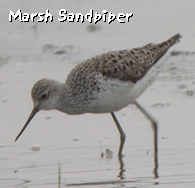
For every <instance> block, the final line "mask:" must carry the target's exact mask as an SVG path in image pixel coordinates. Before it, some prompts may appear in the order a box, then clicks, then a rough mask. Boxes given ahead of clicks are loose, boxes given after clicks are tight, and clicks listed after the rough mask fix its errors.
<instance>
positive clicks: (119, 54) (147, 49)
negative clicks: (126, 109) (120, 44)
mask: <svg viewBox="0 0 195 188" xmlns="http://www.w3.org/2000/svg"><path fill="white" fill-rule="evenodd" d="M180 38H181V35H180V34H176V35H174V36H173V37H171V38H170V39H168V40H167V41H165V42H162V43H160V44H152V43H150V44H147V45H145V46H143V47H140V48H133V49H131V50H120V51H112V52H108V53H105V54H101V55H98V56H96V57H94V58H91V59H88V60H86V61H84V62H83V63H81V64H79V65H78V66H76V67H75V68H74V69H73V70H72V71H71V72H70V74H69V76H68V78H67V81H66V84H68V85H71V86H76V85H77V84H78V85H81V86H83V85H85V82H87V79H88V78H87V77H88V76H89V74H92V73H93V74H94V72H96V73H100V74H102V75H103V76H105V77H107V78H110V79H115V78H117V79H118V80H121V81H130V82H132V83H136V82H137V81H138V80H140V79H141V78H143V77H144V75H145V74H146V72H147V71H148V70H149V69H150V68H151V67H152V66H153V65H154V64H155V63H156V62H158V60H159V59H160V58H161V57H162V56H163V55H164V54H165V53H166V52H167V50H168V49H169V48H170V47H171V46H172V45H174V44H175V43H176V42H178V41H179V39H180ZM92 76H93V75H92Z"/></svg>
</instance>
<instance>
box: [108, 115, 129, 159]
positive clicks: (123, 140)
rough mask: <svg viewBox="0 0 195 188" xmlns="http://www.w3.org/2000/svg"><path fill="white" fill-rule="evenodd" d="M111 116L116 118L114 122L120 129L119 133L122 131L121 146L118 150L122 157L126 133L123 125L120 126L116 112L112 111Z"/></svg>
mask: <svg viewBox="0 0 195 188" xmlns="http://www.w3.org/2000/svg"><path fill="white" fill-rule="evenodd" d="M111 116H112V118H113V119H114V122H115V124H116V126H117V128H118V130H119V133H120V147H119V151H118V156H119V157H121V156H122V150H123V145H124V143H125V139H126V135H125V133H124V131H123V129H122V127H121V126H120V124H119V122H118V120H117V118H116V116H115V114H114V112H111Z"/></svg>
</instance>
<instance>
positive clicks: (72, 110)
mask: <svg viewBox="0 0 195 188" xmlns="http://www.w3.org/2000/svg"><path fill="white" fill-rule="evenodd" d="M57 106H58V108H57V110H59V111H61V112H63V113H66V114H83V113H86V112H84V111H83V109H82V106H83V105H82V102H81V101H80V102H79V98H78V96H77V95H76V94H75V93H74V92H73V91H72V90H71V89H70V88H69V87H68V86H67V85H66V84H61V88H60V91H59V99H58V105H57Z"/></svg>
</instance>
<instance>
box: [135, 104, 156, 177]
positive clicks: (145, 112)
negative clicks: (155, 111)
mask: <svg viewBox="0 0 195 188" xmlns="http://www.w3.org/2000/svg"><path fill="white" fill-rule="evenodd" d="M134 103H135V105H136V106H137V107H138V108H139V109H140V111H141V112H142V113H143V114H144V115H145V116H146V117H147V118H148V119H149V121H150V122H151V123H152V128H153V131H154V132H153V134H154V175H155V178H158V172H157V171H158V124H157V122H156V121H155V120H154V119H153V118H152V116H151V115H150V114H149V113H148V112H147V111H146V110H145V109H144V108H143V107H142V106H140V104H139V103H137V102H136V101H135V102H134Z"/></svg>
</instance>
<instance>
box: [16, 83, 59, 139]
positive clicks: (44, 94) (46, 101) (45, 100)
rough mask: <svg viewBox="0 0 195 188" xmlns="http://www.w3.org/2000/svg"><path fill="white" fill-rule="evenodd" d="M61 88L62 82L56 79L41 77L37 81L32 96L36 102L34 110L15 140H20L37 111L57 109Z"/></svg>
mask: <svg viewBox="0 0 195 188" xmlns="http://www.w3.org/2000/svg"><path fill="white" fill-rule="evenodd" d="M59 90H60V84H59V83H58V82H57V81H55V80H49V79H41V80H39V81H38V82H36V83H35V85H34V86H33V88H32V90H31V97H32V100H33V103H34V107H33V110H32V112H31V114H30V116H29V118H28V119H27V121H26V123H25V125H24V127H23V128H22V130H21V131H20V133H19V134H18V136H17V137H16V139H15V141H17V140H18V138H19V137H20V136H21V134H22V133H23V132H24V130H25V129H26V127H27V126H28V124H29V123H30V121H31V120H32V119H33V117H34V116H35V115H36V113H37V112H39V111H40V110H51V109H56V105H57V103H58V96H59Z"/></svg>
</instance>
